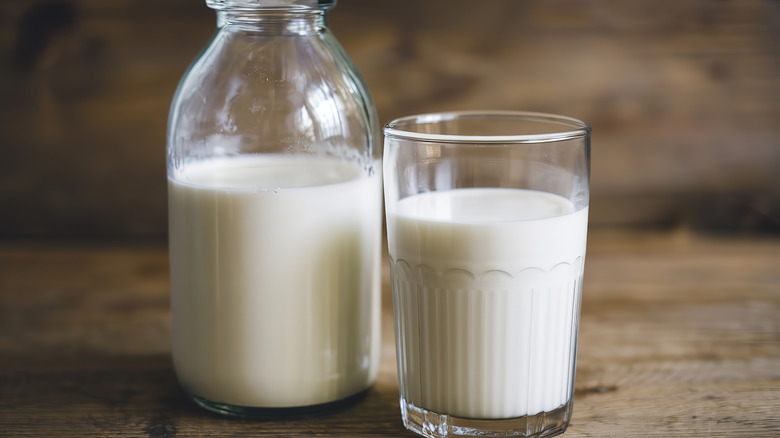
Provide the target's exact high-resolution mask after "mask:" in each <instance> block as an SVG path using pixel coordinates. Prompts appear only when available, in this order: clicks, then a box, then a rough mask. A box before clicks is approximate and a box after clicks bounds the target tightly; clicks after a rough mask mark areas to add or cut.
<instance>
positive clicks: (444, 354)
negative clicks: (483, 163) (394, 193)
mask: <svg viewBox="0 0 780 438" xmlns="http://www.w3.org/2000/svg"><path fill="white" fill-rule="evenodd" d="M587 215H588V208H587V207H584V208H581V209H579V210H577V209H576V208H575V206H574V205H573V204H572V203H571V202H570V201H569V200H568V199H566V198H564V197H561V196H558V195H554V194H551V193H545V192H540V191H534V190H522V189H507V188H468V189H454V190H444V191H434V192H428V193H422V194H417V195H413V196H409V197H407V198H404V199H401V200H400V201H399V202H398V205H397V208H396V209H395V212H394V213H393V214H390V215H389V216H388V233H389V236H390V238H389V251H390V258H391V269H392V270H393V289H394V300H395V302H394V308H395V311H396V339H397V352H398V355H399V361H398V367H399V370H398V371H399V375H400V376H401V377H402V378H401V379H400V380H401V382H402V387H401V397H402V400H403V401H402V402H405V403H409V404H412V405H414V406H416V407H418V408H423V409H426V410H429V411H433V412H436V413H439V414H449V415H454V416H458V417H464V418H481V419H499V418H514V417H521V416H525V415H535V414H538V413H540V412H550V411H552V410H554V409H556V408H558V407H560V406H562V405H564V404H566V403H567V402H568V401H570V400H571V397H572V394H573V390H574V388H573V387H572V386H573V382H574V379H573V374H572V373H574V363H575V361H574V360H573V359H574V357H575V356H576V336H577V327H578V319H579V303H580V294H581V290H582V284H581V281H582V270H583V261H584V257H585V243H586V229H587V217H588V216H587Z"/></svg>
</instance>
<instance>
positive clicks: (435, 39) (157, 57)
mask: <svg viewBox="0 0 780 438" xmlns="http://www.w3.org/2000/svg"><path fill="white" fill-rule="evenodd" d="M52 5H55V6H52ZM778 17H780V3H778V2H776V1H772V0H739V1H718V2H714V1H709V0H680V1H674V2H665V3H664V5H663V6H659V5H658V4H657V2H655V1H653V0H638V1H631V2H625V1H619V0H609V1H603V0H585V1H573V0H554V1H550V0H524V1H517V0H491V1H489V2H480V3H479V6H477V5H476V4H475V3H474V2H473V1H468V0H427V1H425V2H419V1H412V0H396V1H386V2H379V1H370V2H365V1H359V0H340V1H339V2H338V5H337V7H336V8H335V9H333V12H332V13H331V14H330V27H331V29H332V30H333V32H334V33H335V35H336V36H337V37H338V38H339V39H340V41H341V42H342V44H343V45H344V47H345V48H346V50H347V52H348V53H349V54H350V55H351V57H352V58H353V59H354V61H355V63H356V64H357V66H358V67H359V69H360V70H361V72H362V73H363V76H364V77H365V78H366V81H367V83H368V86H369V89H370V91H371V92H372V94H373V97H374V100H375V102H376V106H377V108H378V111H379V116H380V120H381V121H382V122H387V121H389V120H391V119H393V118H395V117H398V116H402V115H408V114H413V113H420V112H430V111H444V110H456V109H485V108H496V109H525V110H533V111H546V112H554V113H562V114H567V115H571V116H575V117H579V118H582V119H583V120H585V121H587V122H589V123H591V124H592V125H593V133H594V134H593V166H592V167H593V173H592V175H593V208H592V209H591V224H592V225H594V226H613V225H619V226H649V227H666V228H674V227H675V226H678V225H685V226H689V227H691V228H697V229H710V230H713V231H718V232H721V233H724V232H725V233H731V232H734V231H742V232H748V233H750V232H775V233H776V232H778V231H780V173H778V172H777V171H776V169H777V168H778V167H779V166H780V147H778V145H779V144H780V124H778V123H777V121H778V120H780V50H779V49H778V48H779V47H780V32H778V30H777V29H780V18H778ZM214 28H215V19H214V14H213V12H212V11H211V10H209V9H208V8H207V7H206V6H205V5H204V2H203V1H202V0H163V1H157V2H154V4H153V5H152V4H147V3H145V2H134V1H127V0H123V1H111V2H105V1H99V0H59V1H47V2H44V1H35V0H20V1H13V2H10V1H9V2H0V59H2V60H3V62H0V150H2V159H0V204H1V205H3V206H4V211H3V212H2V214H0V238H16V239H19V238H39V239H40V238H58V239H63V238H67V239H78V238H88V239H92V240H100V239H115V240H133V239H135V240H138V239H143V240H147V241H162V240H164V238H165V235H166V202H165V197H166V190H165V165H164V160H165V153H164V147H165V127H166V123H167V112H168V107H169V104H170V101H171V99H172V96H173V93H174V90H175V87H176V84H177V82H178V80H179V78H180V77H181V75H182V74H183V73H184V71H185V69H186V67H187V65H188V64H189V63H190V62H191V61H192V59H193V58H194V57H195V56H196V54H197V53H198V52H199V51H200V50H201V49H202V48H203V47H204V45H205V44H206V42H207V40H208V38H209V36H210V35H211V33H212V32H213V31H214Z"/></svg>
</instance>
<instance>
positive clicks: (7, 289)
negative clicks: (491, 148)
mask: <svg viewBox="0 0 780 438" xmlns="http://www.w3.org/2000/svg"><path fill="white" fill-rule="evenodd" d="M387 271H388V269H387V264H386V263H385V265H384V272H383V274H384V285H383V294H384V297H383V298H384V299H383V303H384V308H383V330H384V331H383V347H382V363H381V368H380V375H379V380H378V382H377V383H376V385H375V386H374V388H373V389H372V390H371V391H370V392H369V393H368V394H367V395H366V396H365V398H364V399H362V400H360V401H358V402H356V403H354V404H352V405H349V406H346V407H343V408H341V409H337V410H335V411H332V412H328V413H323V414H316V415H305V416H297V417H290V418H271V419H267V420H244V419H232V418H223V417H219V416H216V415H212V414H210V413H208V412H205V411H203V410H202V409H200V408H198V407H196V406H195V405H194V404H192V403H191V402H189V401H188V400H187V399H186V398H185V397H184V396H183V395H182V393H181V391H180V389H179V387H178V384H177V383H176V379H175V375H174V373H173V370H172V365H171V362H170V358H169V349H170V345H169V343H170V338H169V333H170V320H169V305H168V274H167V251H166V250H165V248H164V247H161V246H127V245H125V246H111V245H84V244H71V245H66V244H38V245H21V244H8V243H6V244H0V395H2V396H0V435H2V436H49V435H51V436H63V437H70V436H73V437H75V436H81V437H89V436H110V437H121V436H151V437H173V436H220V437H221V436H225V437H227V436H246V435H282V436H292V437H297V436H311V435H317V436H368V435H372V436H373V435H376V436H411V435H410V434H407V433H406V432H405V431H404V429H403V426H402V425H401V420H400V412H399V409H398V390H397V386H396V385H397V380H396V372H395V353H394V347H393V331H392V311H391V308H390V306H389V299H388V297H389V294H390V290H389V283H388V278H389V277H388V272H387ZM778 412H780V240H777V239H775V240H771V239H762V240H758V239H744V238H741V239H737V238H728V239H714V238H706V237H701V236H697V235H692V234H689V233H687V232H675V233H647V232H645V233H638V232H615V231H610V232H605V231H600V232H599V231H597V232H592V233H591V235H590V241H589V252H588V258H587V261H586V280H585V292H584V297H583V306H582V325H581V331H580V349H579V363H578V375H577V383H576V392H575V408H574V417H573V419H572V423H571V427H570V429H569V431H568V432H567V433H566V436H571V437H576V436H594V435H598V436H636V435H643V436H645V435H647V436H775V435H777V434H778V433H780V417H778V415H777V413H778Z"/></svg>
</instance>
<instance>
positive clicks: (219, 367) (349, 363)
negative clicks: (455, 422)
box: [167, 0, 382, 415]
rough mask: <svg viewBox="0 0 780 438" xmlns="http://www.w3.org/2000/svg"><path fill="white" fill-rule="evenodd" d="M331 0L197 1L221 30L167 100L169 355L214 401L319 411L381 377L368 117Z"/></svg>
mask: <svg viewBox="0 0 780 438" xmlns="http://www.w3.org/2000/svg"><path fill="white" fill-rule="evenodd" d="M334 3H335V0H330V1H323V0H320V1H319V2H317V1H316V0H309V1H306V0H296V1H292V0H288V1H284V0H207V4H208V6H209V7H211V8H212V9H214V10H216V13H217V31H216V33H215V34H214V36H213V38H212V39H211V41H210V43H209V44H208V46H207V47H206V48H205V50H203V52H202V53H201V54H200V56H199V57H198V58H197V59H196V60H195V62H194V63H193V64H192V66H191V67H190V68H189V70H188V71H187V73H186V74H185V75H184V77H183V78H182V80H181V83H180V84H179V88H178V90H177V92H176V95H175V97H174V99H173V103H172V106H171V112H170V119H169V124H168V138H167V142H168V144H167V169H168V203H169V235H170V242H169V243H170V269H171V313H172V332H173V333H172V349H173V362H174V367H175V370H176V375H177V377H178V379H179V382H180V384H181V386H182V387H183V388H184V390H185V391H186V392H187V393H188V394H190V396H191V397H192V398H193V399H194V400H195V401H196V402H197V403H198V404H200V405H201V406H203V407H205V408H207V409H210V410H212V411H217V412H221V413H227V414H243V415H254V414H257V415H263V414H275V413H279V412H280V411H287V410H290V409H292V410H293V411H294V412H297V411H300V410H306V409H310V408H319V407H322V406H323V405H327V404H330V403H332V402H335V401H338V400H344V399H346V398H350V397H352V396H358V395H359V394H361V393H363V392H365V391H366V390H367V389H368V388H369V387H370V386H371V385H372V384H373V382H374V381H375V380H376V376H377V370H378V366H379V353H380V350H379V348H380V334H379V330H380V248H381V245H380V236H381V228H382V219H381V202H382V197H381V175H380V170H381V166H380V165H379V159H380V158H379V157H380V151H379V147H378V143H377V134H378V129H377V124H376V113H375V110H374V107H373V104H372V102H371V99H370V97H369V95H368V92H367V91H366V87H365V84H364V83H363V80H362V79H361V77H360V74H359V73H358V71H357V70H356V68H355V66H354V65H353V64H352V62H351V61H350V60H349V59H348V57H347V56H346V54H345V53H344V50H343V49H342V48H341V46H340V45H339V44H338V42H337V41H336V39H335V38H334V37H333V35H332V34H331V33H330V31H328V29H327V28H326V25H325V16H326V12H327V10H328V9H329V8H330V7H332V6H333V4H334Z"/></svg>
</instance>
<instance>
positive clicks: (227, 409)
mask: <svg viewBox="0 0 780 438" xmlns="http://www.w3.org/2000/svg"><path fill="white" fill-rule="evenodd" d="M369 390H371V387H368V388H366V389H364V390H363V391H360V392H358V393H356V394H353V395H350V396H349V397H346V398H342V399H340V400H334V401H332V402H328V403H321V404H317V405H309V406H295V407H283V408H277V407H252V406H237V405H231V404H229V403H219V402H213V401H210V400H206V399H205V398H201V397H198V396H194V395H191V394H190V398H191V399H192V400H193V401H194V402H195V403H197V404H198V406H200V407H202V408H204V409H207V410H209V411H211V412H215V413H217V414H222V415H231V416H236V417H266V418H267V417H278V416H287V415H304V414H312V413H318V412H324V411H330V410H335V409H339V408H342V407H345V406H349V405H351V404H353V403H355V402H357V401H359V400H360V399H362V398H363V397H365V396H366V394H367V393H368V391H369Z"/></svg>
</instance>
